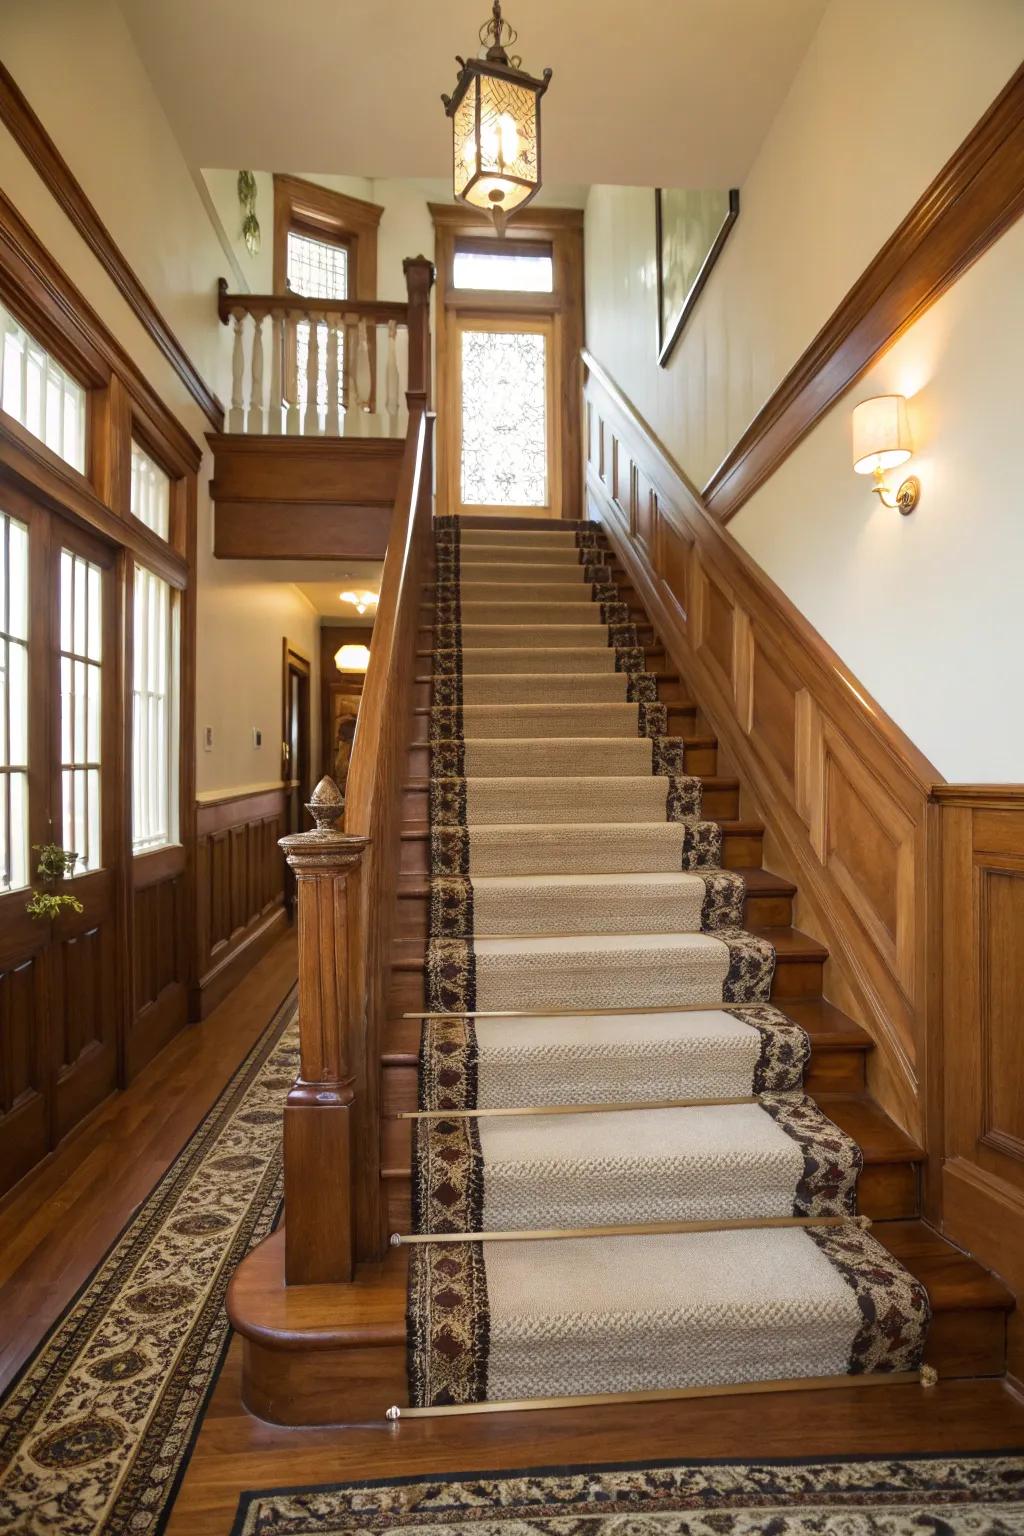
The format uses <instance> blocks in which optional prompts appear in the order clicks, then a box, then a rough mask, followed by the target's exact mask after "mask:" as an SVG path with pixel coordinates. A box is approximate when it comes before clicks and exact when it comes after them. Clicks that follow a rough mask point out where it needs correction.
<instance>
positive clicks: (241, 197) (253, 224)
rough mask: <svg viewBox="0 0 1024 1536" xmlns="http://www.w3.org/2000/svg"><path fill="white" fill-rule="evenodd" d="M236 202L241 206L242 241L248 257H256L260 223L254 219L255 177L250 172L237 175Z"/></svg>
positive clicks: (258, 246) (258, 247) (258, 248)
mask: <svg viewBox="0 0 1024 1536" xmlns="http://www.w3.org/2000/svg"><path fill="white" fill-rule="evenodd" d="M238 201H239V203H240V204H241V206H242V209H243V212H244V215H245V216H244V218H243V219H242V239H243V240H244V241H245V248H246V250H247V251H248V252H249V255H250V256H258V255H259V250H260V221H259V219H258V218H257V217H256V177H255V176H254V175H253V173H252V171H239V173H238Z"/></svg>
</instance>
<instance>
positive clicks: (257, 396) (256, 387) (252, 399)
mask: <svg viewBox="0 0 1024 1536" xmlns="http://www.w3.org/2000/svg"><path fill="white" fill-rule="evenodd" d="M252 323H253V332H252V362H251V364H250V372H251V377H250V385H249V420H248V423H247V426H246V430H247V431H249V432H254V433H257V434H259V433H261V432H262V431H263V316H262V315H254V316H253V322H252Z"/></svg>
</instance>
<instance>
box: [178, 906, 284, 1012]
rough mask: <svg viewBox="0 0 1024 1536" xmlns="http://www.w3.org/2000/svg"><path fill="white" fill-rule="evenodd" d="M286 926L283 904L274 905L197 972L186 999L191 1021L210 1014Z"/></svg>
mask: <svg viewBox="0 0 1024 1536" xmlns="http://www.w3.org/2000/svg"><path fill="white" fill-rule="evenodd" d="M287 926H288V914H287V912H286V911H285V909H284V907H283V906H280V907H275V908H274V910H273V911H271V912H268V913H266V914H265V915H264V916H262V917H260V918H258V919H257V921H256V922H255V923H252V924H251V925H250V926H249V927H248V928H247V929H246V930H245V932H244V933H243V934H241V935H240V936H239V938H238V939H237V941H235V940H232V941H231V946H230V949H229V950H228V952H227V953H226V954H224V955H222V956H221V957H220V958H219V959H218V961H217V963H216V964H215V965H213V966H211V967H210V969H209V970H208V971H206V972H205V973H204V974H203V975H202V976H200V978H199V981H198V982H197V984H196V985H195V987H193V989H192V993H191V997H190V1000H189V1018H190V1019H191V1020H193V1021H195V1020H198V1019H205V1018H206V1017H207V1016H208V1015H209V1014H211V1013H212V1012H213V1010H214V1009H215V1008H216V1007H217V1005H218V1003H222V1002H223V1001H224V999H225V997H227V995H228V993H229V992H230V991H231V989H232V988H233V987H236V986H237V985H238V983H239V982H240V981H241V979H242V977H243V976H244V975H245V974H246V972H247V971H251V970H252V968H253V966H254V965H255V964H256V963H257V961H259V960H262V958H263V956H264V955H265V954H266V953H267V950H268V949H269V948H270V947H271V945H272V944H274V943H275V942H276V941H277V940H278V939H279V938H280V937H281V935H282V933H283V932H284V930H285V928H286V927H287Z"/></svg>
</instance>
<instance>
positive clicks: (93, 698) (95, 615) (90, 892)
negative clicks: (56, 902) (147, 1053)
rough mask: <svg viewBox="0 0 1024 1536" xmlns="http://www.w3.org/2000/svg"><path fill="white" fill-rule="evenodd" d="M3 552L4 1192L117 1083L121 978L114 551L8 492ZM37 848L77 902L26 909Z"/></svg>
mask: <svg viewBox="0 0 1024 1536" xmlns="http://www.w3.org/2000/svg"><path fill="white" fill-rule="evenodd" d="M0 556H2V560H0V615H2V616H0V651H2V657H0V660H2V663H3V670H4V677H5V680H6V681H7V684H8V686H7V688H6V689H5V690H4V691H3V708H2V717H3V718H2V721H0V736H2V740H3V744H2V748H0V779H2V781H3V785H2V791H0V806H2V822H3V836H2V849H0V866H2V868H0V1189H3V1188H5V1187H7V1186H8V1185H9V1184H10V1183H12V1182H14V1180H15V1179H16V1178H18V1177H20V1175H21V1174H22V1173H23V1172H25V1171H26V1170H27V1169H28V1168H29V1167H31V1166H32V1164H33V1163H35V1162H37V1161H38V1159H39V1158H40V1157H41V1156H43V1155H44V1154H45V1152H46V1151H47V1150H48V1149H49V1148H50V1147H52V1146H54V1145H55V1144H56V1143H57V1142H58V1141H59V1140H60V1138H61V1137H62V1136H63V1135H64V1134H65V1133H66V1132H67V1131H68V1130H69V1129H70V1128H71V1127H72V1126H73V1125H74V1124H75V1123H76V1122H77V1121H78V1120H80V1119H81V1118H82V1116H83V1115H85V1114H87V1113H88V1112H89V1111H90V1110H91V1109H92V1108H94V1106H95V1105H96V1104H98V1103H99V1102H100V1100H101V1099H103V1098H105V1097H106V1095H107V1094H108V1093H110V1092H111V1090H112V1089H113V1088H114V1087H115V1085H116V1082H117V1071H118V1060H117V1052H118V1040H119V1021H120V1016H121V1009H122V1000H123V991H122V985H123V983H122V976H121V973H120V965H119V959H118V933H119V931H120V924H119V906H120V902H119V889H120V879H121V875H122V870H121V867H120V865H121V857H120V837H119V827H120V822H121V814H122V813H121V806H120V788H119V786H120V783H121V778H122V774H121V763H120V761H119V758H118V750H119V732H118V730H117V720H118V703H117V701H118V695H119V687H120V678H119V675H118V666H117V645H116V636H117V623H116V619H117V603H116V591H115V583H114V553H113V551H112V550H111V549H109V548H108V547H107V546H106V545H104V544H102V543H101V542H100V541H98V540H96V539H93V538H91V537H89V536H88V535H86V534H84V533H82V532H80V531H78V530H77V529H74V528H72V527H71V525H70V524H68V523H65V522H64V521H63V520H62V519H61V518H59V517H57V516H55V515H53V514H51V513H48V512H45V511H43V510H41V509H40V508H38V507H35V506H33V505H32V504H31V503H29V502H27V501H26V500H25V499H24V498H22V497H20V496H19V495H18V494H16V493H15V492H13V491H10V492H7V493H5V495H4V499H3V503H2V505H0ZM47 844H56V845H59V846H60V847H62V848H65V849H67V850H72V849H73V850H74V851H75V852H76V853H77V854H78V855H79V857H78V859H77V860H76V865H75V872H74V873H73V874H72V875H71V876H70V877H68V878H66V879H63V880H60V881H59V882H57V884H56V885H55V886H54V887H53V891H54V892H55V893H58V894H65V895H70V896H73V897H74V898H75V900H76V901H77V902H78V903H80V905H81V908H82V910H81V911H80V912H77V911H71V910H65V911H64V912H62V913H61V914H60V915H59V916H58V917H56V918H55V919H49V918H46V917H33V916H31V915H30V914H29V912H28V911H27V910H26V908H27V906H28V903H29V900H30V898H31V895H32V890H33V888H36V889H40V888H43V882H42V881H41V880H40V879H39V877H38V874H37V866H38V862H39V856H40V855H39V850H40V848H42V847H43V846H44V845H47Z"/></svg>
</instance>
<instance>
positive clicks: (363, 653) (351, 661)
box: [334, 645, 370, 672]
mask: <svg viewBox="0 0 1024 1536" xmlns="http://www.w3.org/2000/svg"><path fill="white" fill-rule="evenodd" d="M334 665H335V666H336V667H337V669H338V671H339V672H365V671H366V669H367V667H368V666H369V665H370V651H369V647H368V646H365V645H339V647H338V649H337V650H336V651H335V653H334Z"/></svg>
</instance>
